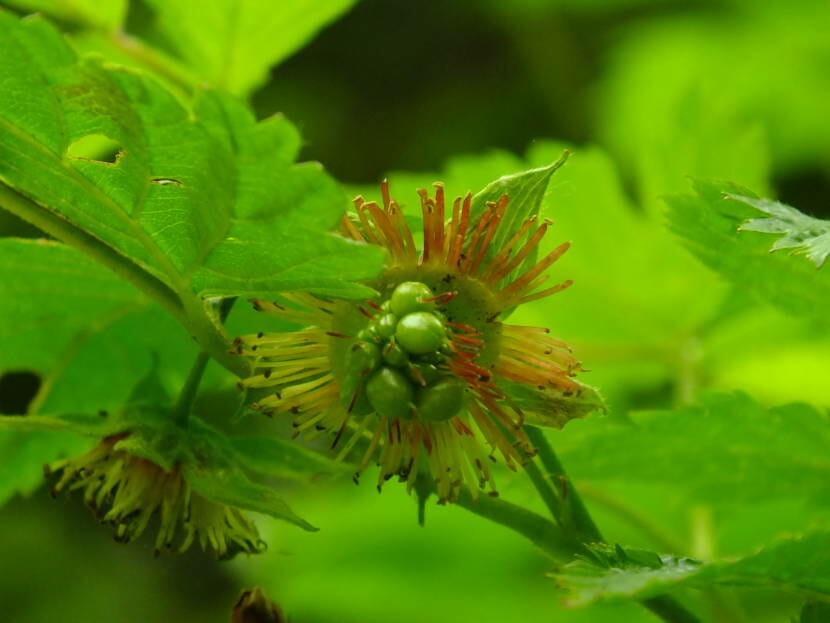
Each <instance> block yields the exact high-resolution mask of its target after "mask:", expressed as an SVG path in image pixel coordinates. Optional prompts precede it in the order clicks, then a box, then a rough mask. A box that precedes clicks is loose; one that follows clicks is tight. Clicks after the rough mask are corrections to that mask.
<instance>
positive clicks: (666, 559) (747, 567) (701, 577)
mask: <svg viewBox="0 0 830 623" xmlns="http://www.w3.org/2000/svg"><path fill="white" fill-rule="evenodd" d="M828 548H830V533H828V532H816V533H813V534H808V535H806V536H803V537H800V538H789V539H781V540H780V541H778V542H776V543H773V544H771V545H769V546H767V547H765V548H764V549H762V550H761V551H760V552H758V553H756V554H752V555H749V556H747V557H745V558H741V559H738V560H734V561H727V562H708V563H703V562H700V561H697V560H692V559H688V558H675V557H672V556H663V557H657V556H656V555H655V556H653V557H652V560H653V561H655V562H653V563H652V564H648V565H646V564H643V558H642V557H636V558H632V557H630V556H627V555H626V552H625V550H623V549H622V548H619V547H618V548H617V553H616V555H615V556H614V557H611V559H610V560H609V561H608V566H607V567H603V566H600V565H597V564H592V563H588V562H585V561H578V562H575V563H572V564H570V565H568V566H566V567H565V568H564V569H562V570H561V571H560V572H558V573H557V574H555V575H554V577H555V578H556V579H557V581H558V583H559V584H560V586H562V588H564V589H565V590H566V591H567V592H568V595H569V596H568V598H567V601H568V603H569V604H571V605H575V606H584V605H588V604H590V603H594V602H596V601H600V600H606V599H620V598H628V599H645V598H648V597H653V596H655V595H659V594H662V593H665V592H667V591H670V590H672V589H674V588H678V587H692V588H709V587H714V586H730V587H741V588H767V589H778V590H787V591H788V592H800V593H802V594H805V595H810V596H816V597H824V598H826V597H828V596H830V556H828V553H827V552H828ZM620 552H622V553H621V554H620Z"/></svg>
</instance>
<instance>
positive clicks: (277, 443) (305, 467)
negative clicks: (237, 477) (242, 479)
mask: <svg viewBox="0 0 830 623" xmlns="http://www.w3.org/2000/svg"><path fill="white" fill-rule="evenodd" d="M230 442H231V445H232V446H233V450H234V452H235V454H236V458H237V459H238V460H239V462H240V464H241V465H242V466H243V467H244V468H245V469H246V470H248V471H250V472H255V473H258V474H262V475H263V476H271V477H274V478H295V479H301V480H306V479H308V478H309V477H310V476H315V475H318V474H322V473H333V474H338V473H340V474H342V473H344V472H352V471H354V470H353V467H352V466H350V465H348V464H347V463H343V462H341V461H333V460H331V459H330V458H328V457H326V456H324V455H323V454H320V453H319V452H315V451H313V450H309V449H307V448H304V447H302V446H301V445H299V444H297V443H294V442H291V441H286V440H284V439H280V438H279V437H265V436H263V435H234V436H232V437H230Z"/></svg>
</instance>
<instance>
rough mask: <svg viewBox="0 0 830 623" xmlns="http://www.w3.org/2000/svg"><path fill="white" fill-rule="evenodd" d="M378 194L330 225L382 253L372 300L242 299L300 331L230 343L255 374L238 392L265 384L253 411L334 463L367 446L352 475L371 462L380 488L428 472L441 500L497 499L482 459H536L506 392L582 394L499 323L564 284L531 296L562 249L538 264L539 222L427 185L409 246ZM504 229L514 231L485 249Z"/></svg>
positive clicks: (547, 357) (552, 343)
mask: <svg viewBox="0 0 830 623" xmlns="http://www.w3.org/2000/svg"><path fill="white" fill-rule="evenodd" d="M382 194H383V205H382V206H381V205H378V204H377V203H374V202H367V201H364V200H363V199H362V198H360V197H358V198H357V199H356V200H355V207H356V214H354V215H348V216H347V217H345V218H344V220H343V224H342V228H343V231H344V233H345V234H346V235H348V236H349V237H351V238H353V239H354V240H356V241H362V242H367V243H369V244H374V245H378V246H381V247H384V248H385V249H386V250H387V251H388V256H389V259H388V263H387V266H386V269H385V271H384V273H383V275H382V276H381V277H380V278H379V279H378V280H377V281H375V282H372V283H370V284H367V285H369V286H371V287H372V288H374V289H375V290H377V291H378V292H379V293H380V296H379V297H378V298H376V299H374V300H370V301H366V302H365V303H363V304H355V303H350V302H346V301H338V300H328V299H324V298H320V297H317V296H313V295H311V294H304V293H303V294H301V293H291V294H287V295H285V301H284V302H267V301H262V300H254V301H253V303H254V306H255V308H256V309H257V310H259V311H262V312H264V313H266V314H269V315H273V316H276V317H278V318H282V319H285V320H289V321H293V322H296V323H299V324H301V325H305V327H306V328H303V329H301V330H298V331H294V332H290V333H267V334H266V333H259V334H257V335H249V336H243V337H241V338H238V340H237V352H238V353H239V354H242V355H245V356H248V357H252V358H253V359H254V362H255V366H256V370H257V373H256V375H255V376H252V377H250V378H248V379H246V380H244V381H243V382H242V383H241V385H243V386H247V387H250V388H273V389H274V392H273V393H272V394H271V395H269V396H267V397H266V398H263V399H262V400H259V401H258V402H257V403H256V404H255V405H254V406H255V408H257V409H260V410H261V411H263V412H265V413H267V414H269V415H272V414H281V413H291V414H293V415H294V416H295V419H294V427H295V430H296V433H297V434H301V433H306V434H308V435H309V436H313V435H316V434H318V433H319V432H322V431H330V432H332V433H334V435H335V439H334V444H333V445H334V446H337V445H338V444H340V443H342V448H341V450H340V455H339V456H340V457H345V456H346V455H347V454H348V453H349V452H350V451H352V450H353V449H354V448H355V447H356V445H357V444H359V443H361V442H362V443H363V444H365V447H364V448H362V457H361V458H360V460H359V464H358V468H357V474H358V475H359V474H360V473H361V472H363V471H364V470H365V469H366V467H367V466H368V465H369V464H370V463H371V462H372V461H373V459H377V462H378V463H379V465H380V474H379V479H378V486H380V485H381V484H382V483H383V482H384V481H385V480H387V479H389V478H391V477H392V476H394V475H397V476H399V477H400V478H401V480H404V481H406V482H407V483H408V486H409V487H410V488H411V487H412V486H413V485H414V483H415V479H416V476H417V473H418V472H419V471H425V470H427V469H428V471H429V472H430V473H431V476H432V478H433V479H434V481H435V484H436V491H437V493H438V496H439V501H441V502H446V501H453V500H455V499H456V498H457V496H458V494H459V491H460V488H461V486H462V484H465V483H466V484H473V483H478V485H479V487H481V488H487V487H489V489H490V492H491V494H495V491H496V489H495V484H494V482H493V474H492V472H491V470H490V467H489V466H488V460H487V459H488V458H489V459H493V460H495V458H496V455H497V454H498V455H501V457H502V458H503V459H504V461H505V463H506V465H507V466H508V467H510V468H512V469H515V467H516V465H517V464H522V463H524V462H525V461H527V460H528V458H529V457H530V456H532V454H533V453H534V449H533V447H532V446H531V444H530V442H529V440H528V438H527V436H526V434H525V432H524V431H523V429H522V424H523V423H524V418H525V410H523V408H521V407H520V406H519V405H518V404H517V403H516V401H514V400H512V399H511V396H510V395H509V393H508V391H507V390H506V387H507V386H508V385H511V384H515V385H518V386H520V387H523V388H532V390H533V391H537V390H538V391H550V392H553V393H554V394H555V395H556V396H557V397H559V398H562V397H567V396H569V395H570V394H574V393H578V392H579V391H580V390H581V388H583V387H584V386H582V385H580V384H579V383H577V382H576V381H574V380H573V379H572V378H571V377H572V376H573V375H574V373H575V371H577V370H578V369H579V363H578V362H577V361H576V360H575V359H574V358H573V357H572V356H571V354H570V349H569V348H568V346H567V345H566V344H564V343H563V342H561V341H559V340H556V339H554V338H552V337H551V336H550V335H549V331H548V329H545V328H539V327H526V326H518V325H510V324H504V323H503V322H501V321H500V320H499V318H500V317H501V316H503V315H504V314H505V312H509V311H510V310H513V309H514V308H516V307H517V306H519V305H521V304H523V303H527V302H530V301H534V300H536V299H540V298H543V297H546V296H550V295H552V294H554V293H556V292H559V291H561V290H564V289H565V288H567V287H568V286H569V285H571V282H570V281H565V282H562V283H559V284H557V285H554V286H550V287H547V288H542V287H541V286H542V284H543V283H545V282H546V281H547V279H548V275H546V274H545V271H546V269H547V268H548V267H550V266H551V265H552V264H553V263H554V262H555V261H556V260H557V259H559V258H560V257H561V256H562V254H563V253H565V251H566V250H567V249H568V244H567V243H565V244H562V245H560V246H558V247H557V248H556V249H554V250H553V251H551V252H550V253H548V254H547V255H546V256H544V257H543V258H541V259H540V260H538V261H536V259H535V253H536V251H537V248H538V245H539V242H540V241H541V240H542V238H543V236H544V235H545V233H546V231H547V229H548V228H549V226H550V223H549V222H548V221H544V222H541V223H539V222H537V219H536V217H532V218H528V219H527V220H525V221H524V222H520V223H518V224H516V223H512V221H513V220H514V219H513V218H510V214H509V211H508V205H509V204H508V197H507V196H506V195H505V196H502V197H501V198H500V200H499V201H498V202H495V203H488V204H487V206H486V208H485V209H484V210H483V211H482V212H481V214H479V215H478V216H476V217H473V216H471V208H472V196H471V195H470V194H468V195H467V196H466V197H465V198H464V199H456V200H455V201H454V202H453V204H452V206H451V208H450V209H447V206H445V201H444V189H443V186H442V185H441V184H436V192H435V197H434V198H432V197H429V196H428V194H427V193H426V191H420V195H421V210H422V214H423V243H422V244H421V245H416V243H415V237H414V235H413V232H412V229H411V228H410V226H409V224H408V223H407V221H406V220H405V219H404V216H403V214H402V212H401V210H400V208H399V206H398V204H397V203H396V202H395V201H394V200H393V199H392V198H391V197H390V195H389V190H388V186H387V184H386V183H384V184H383V185H382ZM504 223H512V225H511V226H510V231H509V232H508V233H507V234H504V233H502V234H501V236H502V238H501V240H502V241H503V242H502V244H500V245H499V246H498V247H496V245H495V244H494V239H498V238H497V234H499V233H500V232H499V228H500V226H503V224H504ZM347 431H348V432H347ZM482 441H483V442H484V444H485V445H486V446H487V447H488V448H489V450H488V451H485V450H484V448H483V444H482V443H481V442H482ZM470 488H471V490H472V491H473V494H474V495H475V491H476V488H475V487H474V486H471V487H470Z"/></svg>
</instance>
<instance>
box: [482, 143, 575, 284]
mask: <svg viewBox="0 0 830 623" xmlns="http://www.w3.org/2000/svg"><path fill="white" fill-rule="evenodd" d="M569 155H570V152H569V151H567V150H566V151H565V152H564V153H563V154H562V157H561V158H559V160H557V161H556V162H553V163H551V164H549V165H547V166H544V167H540V168H538V169H530V170H528V171H522V172H521V173H515V174H513V175H505V176H504V177H500V178H499V179H497V180H495V181H493V182H490V183H489V184H488V185H487V186H485V187H484V188H483V189H482V190H480V191H479V192H478V193H476V194H475V196H473V202H472V205H471V207H470V219H471V221H474V220H475V219H477V218H478V217H479V216H481V214H482V213H483V212H484V210H485V209H486V208H487V204H488V203H489V202H498V200H499V199H500V198H501V197H502V196H503V195H507V196H508V197H509V203H508V208H507V211H506V212H505V214H504V217H503V219H502V222H501V224H500V225H499V228H498V231H497V232H496V234H495V236H493V239H492V240H491V241H490V244H489V245H488V249H487V251H486V252H485V256H484V257H485V261H486V260H491V259H493V257H494V256H495V255H496V254H497V253H498V252H499V251H500V250H501V249H502V248H503V247H504V246H505V245H506V244H507V242H508V241H509V240H510V238H511V237H512V236H513V234H515V233H516V231H517V230H518V229H519V228H520V227H521V226H522V223H524V222H525V221H526V220H527V219H529V218H531V217H533V216H538V215H539V211H540V210H541V208H542V202H543V200H544V198H545V193H546V192H547V189H548V184H549V183H550V178H551V176H552V175H553V174H554V173H555V172H556V170H557V169H559V168H560V167H561V166H562V165H564V164H565V162H566V161H567V160H568V156H569ZM536 256H537V253H536V251H535V250H534V251H533V252H532V253H530V254H529V255H528V257H527V258H526V259H525V260H524V262H522V264H521V265H520V266H519V267H517V268H516V269H515V270H514V271H512V272H511V273H510V274H509V275H507V276H506V277H505V278H504V280H503V282H504V283H509V282H510V281H511V280H512V279H513V278H515V277H516V276H517V275H518V274H520V273H522V272H524V270H526V269H527V268H528V267H529V266H531V265H532V264H534V263H535V262H536Z"/></svg>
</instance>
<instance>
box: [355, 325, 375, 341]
mask: <svg viewBox="0 0 830 623" xmlns="http://www.w3.org/2000/svg"><path fill="white" fill-rule="evenodd" d="M357 339H358V340H361V341H364V342H377V341H378V328H377V326H376V325H375V323H374V322H372V323H369V324H368V325H366V327H365V328H363V329H361V330H360V331H358V333H357Z"/></svg>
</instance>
